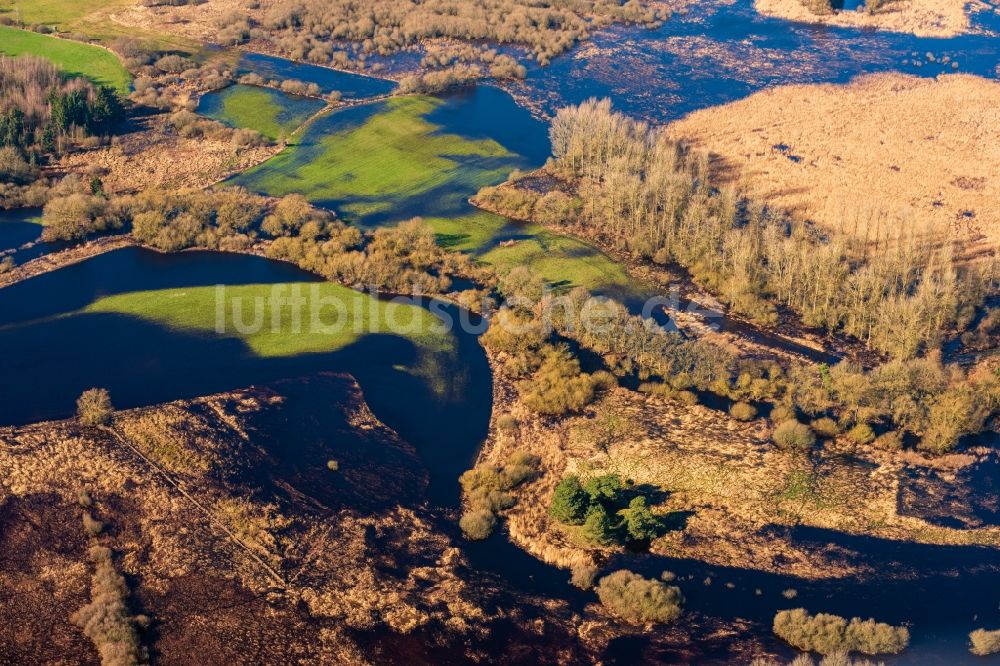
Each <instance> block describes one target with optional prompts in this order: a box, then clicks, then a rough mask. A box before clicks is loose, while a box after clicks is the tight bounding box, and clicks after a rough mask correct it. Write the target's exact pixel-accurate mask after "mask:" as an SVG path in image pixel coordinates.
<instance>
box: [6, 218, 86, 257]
mask: <svg viewBox="0 0 1000 666" xmlns="http://www.w3.org/2000/svg"><path fill="white" fill-rule="evenodd" d="M41 215H42V211H41V209H40V208H17V209H13V210H0V257H6V256H9V257H11V258H12V259H13V260H14V262H15V263H18V264H23V263H25V262H26V261H31V260H32V259H36V258H38V257H40V256H42V255H43V254H48V253H49V252H55V251H57V250H61V249H63V248H65V247H69V245H70V243H64V242H54V243H45V242H42V241H41V235H42V224H41Z"/></svg>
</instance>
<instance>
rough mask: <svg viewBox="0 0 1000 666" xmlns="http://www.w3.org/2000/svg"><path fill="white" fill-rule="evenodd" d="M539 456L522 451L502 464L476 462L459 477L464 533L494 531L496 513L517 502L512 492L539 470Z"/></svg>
mask: <svg viewBox="0 0 1000 666" xmlns="http://www.w3.org/2000/svg"><path fill="white" fill-rule="evenodd" d="M540 464H541V460H540V459H539V458H538V456H535V455H532V454H530V453H527V452H524V451H519V452H517V453H514V454H513V455H511V457H510V458H509V459H508V460H507V462H506V463H505V464H504V465H502V466H496V465H477V466H476V467H473V468H472V469H470V470H467V471H466V472H464V473H463V474H462V476H461V477H459V479H458V481H459V483H460V484H461V486H462V495H463V497H464V500H465V504H466V507H467V508H466V511H465V513H464V514H463V515H462V518H461V519H460V520H459V526H460V527H461V528H462V532H463V533H464V534H465V536H466V537H467V538H469V539H472V540H479V539H485V538H487V537H488V536H489V535H490V534H492V533H493V528H494V527H495V526H496V523H497V517H496V514H497V512H499V511H502V510H503V509H508V508H510V507H511V506H513V505H514V496H513V495H511V494H510V491H511V490H513V489H514V488H516V487H517V486H519V485H521V484H522V483H524V482H525V481H527V480H528V479H530V478H531V477H532V476H534V475H535V474H536V473H537V472H538V466H539V465H540Z"/></svg>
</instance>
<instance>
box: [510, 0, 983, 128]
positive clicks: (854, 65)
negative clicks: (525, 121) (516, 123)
mask: <svg viewBox="0 0 1000 666" xmlns="http://www.w3.org/2000/svg"><path fill="white" fill-rule="evenodd" d="M973 23H974V24H975V25H976V26H977V27H978V28H979V29H981V30H983V31H987V32H996V31H1000V16H998V15H997V14H996V13H993V12H982V13H978V14H973ZM928 55H931V56H932V57H933V60H931V59H929V58H928ZM946 58H947V62H945V59H946ZM998 60H1000V38H998V37H996V36H994V35H993V34H970V35H963V36H960V37H953V38H947V39H935V38H922V37H914V36H912V35H905V34H898V33H891V32H884V31H875V30H855V29H845V28H833V27H826V26H817V25H812V24H803V23H794V22H789V21H783V20H780V19H775V18H770V17H767V16H762V15H760V14H758V13H757V12H756V11H755V10H754V8H753V0H735V1H733V2H729V1H728V0H704V1H702V2H696V3H692V4H691V7H690V9H689V10H688V11H687V13H684V14H675V15H674V16H673V17H672V18H671V19H670V20H668V21H667V22H666V23H665V24H664V25H663V27H662V28H659V29H657V30H643V29H638V28H634V27H627V26H624V27H623V26H618V27H614V28H611V29H609V30H605V31H602V32H601V33H599V34H598V35H596V36H595V37H594V39H593V40H591V41H590V42H588V43H585V44H583V45H581V46H580V47H579V48H577V49H576V50H575V51H572V52H570V53H569V54H567V55H564V56H561V57H559V58H557V59H556V60H555V61H553V63H552V64H551V65H550V66H548V67H545V68H539V67H534V68H532V70H531V71H530V73H529V75H528V78H527V80H526V81H524V82H523V83H519V84H516V85H513V86H511V89H512V91H513V92H514V93H515V94H516V95H517V96H518V97H520V98H522V99H526V100H529V103H530V104H531V105H532V106H534V107H535V108H537V109H538V110H540V111H542V112H543V113H545V114H552V113H553V112H554V111H555V110H556V109H557V108H559V107H560V106H565V105H567V104H578V103H580V102H582V101H583V100H585V99H587V98H589V97H609V98H611V99H612V100H613V102H614V104H615V106H616V107H617V108H618V109H620V110H623V111H626V112H628V113H629V114H632V115H635V116H638V117H641V118H646V119H649V120H653V121H657V122H666V121H669V120H673V119H676V118H679V117H681V116H683V115H685V114H687V113H689V112H691V111H694V110H696V109H701V108H705V107H708V106H714V105H717V104H724V103H726V102H731V101H734V100H737V99H742V98H744V97H746V96H748V95H750V94H751V93H754V92H756V91H758V90H761V89H763V88H768V87H772V86H777V85H785V84H792V83H844V82H847V81H849V80H850V79H852V78H854V77H855V76H858V75H859V74H866V73H873V72H883V71H890V70H892V71H901V72H905V73H909V74H915V75H919V76H937V75H938V74H942V73H950V72H964V73H969V74H978V75H980V76H987V77H993V78H996V77H997V76H998V75H1000V73H998V70H997V67H998ZM956 64H957V69H956V68H955V65H956Z"/></svg>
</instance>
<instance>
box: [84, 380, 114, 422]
mask: <svg viewBox="0 0 1000 666" xmlns="http://www.w3.org/2000/svg"><path fill="white" fill-rule="evenodd" d="M114 409H115V408H114V407H113V406H112V405H111V394H109V393H108V391H107V389H102V388H92V389H88V390H86V391H84V392H83V393H82V394H81V395H80V397H79V398H78V399H77V401H76V415H77V417H78V418H79V419H80V423H82V424H84V425H87V426H98V425H107V424H108V423H111V415H112V414H113V413H114Z"/></svg>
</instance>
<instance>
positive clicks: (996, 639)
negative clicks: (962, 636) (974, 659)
mask: <svg viewBox="0 0 1000 666" xmlns="http://www.w3.org/2000/svg"><path fill="white" fill-rule="evenodd" d="M969 641H970V642H971V643H972V646H971V647H970V648H969V652H971V653H972V654H975V655H979V656H980V657H986V656H989V655H991V654H996V653H998V652H1000V629H996V630H993V631H988V630H986V629H976V630H975V631H973V632H971V633H970V634H969Z"/></svg>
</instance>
